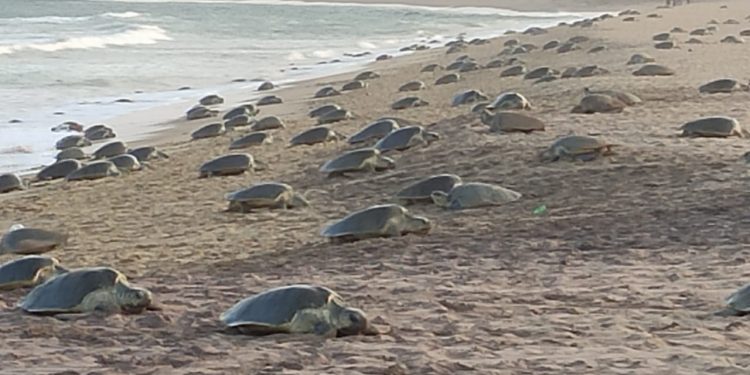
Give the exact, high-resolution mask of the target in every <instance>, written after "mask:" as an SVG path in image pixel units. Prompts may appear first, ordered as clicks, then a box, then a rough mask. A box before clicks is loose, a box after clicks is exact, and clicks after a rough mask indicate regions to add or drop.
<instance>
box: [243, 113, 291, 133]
mask: <svg viewBox="0 0 750 375" xmlns="http://www.w3.org/2000/svg"><path fill="white" fill-rule="evenodd" d="M285 127H286V124H284V121H283V120H282V119H280V118H279V117H278V116H266V117H263V118H262V119H260V120H258V121H256V122H255V124H253V126H252V127H251V128H250V129H252V130H253V131H264V130H273V129H284V128H285Z"/></svg>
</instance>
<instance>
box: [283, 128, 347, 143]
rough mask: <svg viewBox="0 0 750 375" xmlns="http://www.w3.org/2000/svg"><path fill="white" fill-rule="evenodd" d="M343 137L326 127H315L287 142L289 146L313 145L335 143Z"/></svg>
mask: <svg viewBox="0 0 750 375" xmlns="http://www.w3.org/2000/svg"><path fill="white" fill-rule="evenodd" d="M343 138H344V137H343V136H342V135H341V134H339V133H337V132H335V131H333V129H331V128H330V127H328V126H315V127H313V128H311V129H308V130H305V131H303V132H301V133H298V134H297V135H295V136H294V137H292V139H291V140H290V141H289V145H290V146H300V145H314V144H318V143H328V142H331V141H333V142H336V141H339V140H341V139H343Z"/></svg>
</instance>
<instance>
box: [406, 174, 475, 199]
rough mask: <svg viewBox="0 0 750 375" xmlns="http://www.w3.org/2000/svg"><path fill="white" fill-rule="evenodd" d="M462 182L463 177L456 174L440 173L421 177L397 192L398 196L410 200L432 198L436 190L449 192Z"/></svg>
mask: <svg viewBox="0 0 750 375" xmlns="http://www.w3.org/2000/svg"><path fill="white" fill-rule="evenodd" d="M460 183H461V177H459V176H456V175H454V174H448V173H446V174H438V175H434V176H430V177H427V178H424V179H421V180H419V181H417V182H415V183H413V184H411V185H408V186H406V187H405V188H403V189H401V191H399V192H398V193H396V198H400V199H408V200H428V201H429V200H430V199H431V198H430V196H431V195H432V192H434V191H442V192H444V193H449V192H450V191H451V189H453V187H454V186H456V185H458V184H460Z"/></svg>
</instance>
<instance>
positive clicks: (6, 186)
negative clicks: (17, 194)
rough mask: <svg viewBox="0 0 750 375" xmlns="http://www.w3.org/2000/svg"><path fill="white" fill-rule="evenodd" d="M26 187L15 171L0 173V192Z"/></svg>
mask: <svg viewBox="0 0 750 375" xmlns="http://www.w3.org/2000/svg"><path fill="white" fill-rule="evenodd" d="M25 188H26V185H25V184H24V182H23V180H22V179H21V177H19V176H18V175H17V174H15V173H6V174H2V175H0V194H2V193H8V192H11V191H14V190H23V189H25Z"/></svg>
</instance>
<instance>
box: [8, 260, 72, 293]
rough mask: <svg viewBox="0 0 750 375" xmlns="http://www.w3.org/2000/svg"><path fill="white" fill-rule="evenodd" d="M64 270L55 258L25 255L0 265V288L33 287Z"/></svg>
mask: <svg viewBox="0 0 750 375" xmlns="http://www.w3.org/2000/svg"><path fill="white" fill-rule="evenodd" d="M65 272H68V271H67V270H66V269H65V268H63V267H62V266H60V262H59V261H58V260H57V259H55V258H52V257H47V256H41V255H27V256H25V257H23V258H18V259H14V260H11V261H9V262H5V263H3V264H1V265H0V290H12V289H18V288H28V287H34V286H37V285H39V284H41V283H43V282H45V281H47V280H48V279H50V278H52V277H54V276H56V275H59V274H62V273H65Z"/></svg>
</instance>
